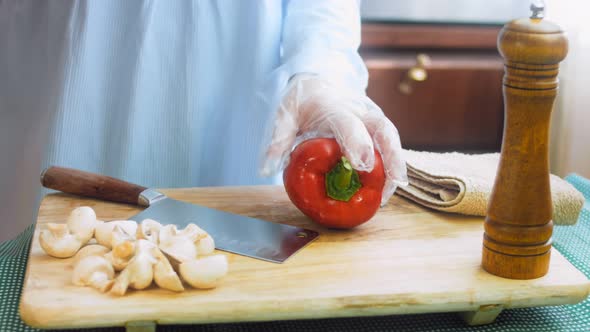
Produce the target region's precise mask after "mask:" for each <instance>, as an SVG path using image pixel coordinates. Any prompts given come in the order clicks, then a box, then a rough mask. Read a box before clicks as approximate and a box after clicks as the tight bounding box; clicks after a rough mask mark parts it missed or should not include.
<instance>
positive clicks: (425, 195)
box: [396, 150, 584, 225]
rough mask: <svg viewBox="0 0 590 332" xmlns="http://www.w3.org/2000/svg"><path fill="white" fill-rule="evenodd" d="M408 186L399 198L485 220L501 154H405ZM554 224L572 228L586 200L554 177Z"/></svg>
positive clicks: (415, 152) (402, 188)
mask: <svg viewBox="0 0 590 332" xmlns="http://www.w3.org/2000/svg"><path fill="white" fill-rule="evenodd" d="M404 157H405V158H406V163H407V167H408V180H409V185H408V186H406V187H399V188H398V189H397V191H396V193H397V194H399V195H401V196H404V197H406V198H409V199H410V200H412V201H415V202H416V203H419V204H421V205H424V206H427V207H429V208H432V209H436V210H440V211H446V212H455V213H460V214H467V215H476V216H485V215H486V210H487V203H488V200H489V197H490V195H491V193H492V188H493V186H494V179H495V177H496V169H497V167H498V162H499V160H500V154H499V153H486V154H463V153H458V152H450V153H435V152H419V151H412V150H404ZM550 184H551V197H552V199H553V222H554V223H555V224H556V225H573V224H575V223H576V221H577V220H578V216H579V214H580V211H581V210H582V207H583V205H584V196H583V195H582V194H581V193H580V192H579V191H577V190H576V189H575V188H574V187H573V186H572V185H571V184H569V183H568V182H566V181H565V180H563V179H561V178H559V177H558V176H555V175H553V174H551V176H550Z"/></svg>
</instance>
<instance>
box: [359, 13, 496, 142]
mask: <svg viewBox="0 0 590 332" xmlns="http://www.w3.org/2000/svg"><path fill="white" fill-rule="evenodd" d="M499 30H500V27H497V26H470V25H456V26H450V25H432V24H424V25H421V24H385V23H383V24H378V23H365V24H363V29H362V45H361V55H362V57H363V59H364V61H365V63H366V65H367V68H368V70H369V86H368V90H367V94H368V95H369V97H371V98H372V99H373V100H374V101H375V102H376V103H377V104H378V105H379V106H380V107H381V108H382V109H383V111H384V112H385V114H386V115H387V116H388V117H389V118H390V119H391V120H392V122H393V123H394V124H395V125H396V127H397V128H398V130H399V132H400V137H401V141H402V145H403V147H404V148H407V149H415V150H429V151H464V152H488V151H499V150H500V147H501V139H502V128H503V100H502V76H503V63H502V58H501V57H500V55H499V54H498V52H497V48H496V38H497V34H498V32H499ZM419 59H421V60H424V61H420V60H419ZM416 79H417V80H416Z"/></svg>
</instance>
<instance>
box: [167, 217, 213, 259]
mask: <svg viewBox="0 0 590 332" xmlns="http://www.w3.org/2000/svg"><path fill="white" fill-rule="evenodd" d="M206 236H207V233H205V231H203V230H202V229H200V228H199V227H198V226H197V225H195V224H189V225H188V226H187V227H186V228H185V229H183V230H182V231H178V229H177V228H176V225H166V226H164V227H162V228H161V229H160V234H159V248H160V250H162V251H163V252H165V253H166V254H167V255H169V256H171V257H172V258H174V259H175V260H177V261H179V262H187V261H192V260H195V259H197V255H198V252H197V242H198V241H199V240H201V239H203V238H205V237H206Z"/></svg>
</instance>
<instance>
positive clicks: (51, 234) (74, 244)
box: [39, 223, 84, 258]
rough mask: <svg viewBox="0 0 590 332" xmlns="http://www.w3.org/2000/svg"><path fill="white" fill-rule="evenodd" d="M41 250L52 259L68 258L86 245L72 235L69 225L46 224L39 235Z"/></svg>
mask: <svg viewBox="0 0 590 332" xmlns="http://www.w3.org/2000/svg"><path fill="white" fill-rule="evenodd" d="M39 244H40V245H41V248H42V249H43V250H44V251H45V252H46V253H47V254H48V255H49V256H52V257H57V258H68V257H72V256H74V255H75V254H76V252H78V250H79V249H80V247H82V245H83V244H84V243H82V241H80V239H79V238H78V237H76V236H75V235H73V234H71V233H70V231H69V228H68V225H67V224H52V223H50V224H46V229H44V230H42V231H41V234H39Z"/></svg>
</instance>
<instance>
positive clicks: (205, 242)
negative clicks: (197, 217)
mask: <svg viewBox="0 0 590 332" xmlns="http://www.w3.org/2000/svg"><path fill="white" fill-rule="evenodd" d="M214 251H215V241H214V240H213V238H212V237H211V235H209V234H207V236H206V237H204V238H202V239H200V240H199V241H197V253H198V255H199V256H207V255H211V254H212V253H213V252H214Z"/></svg>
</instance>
